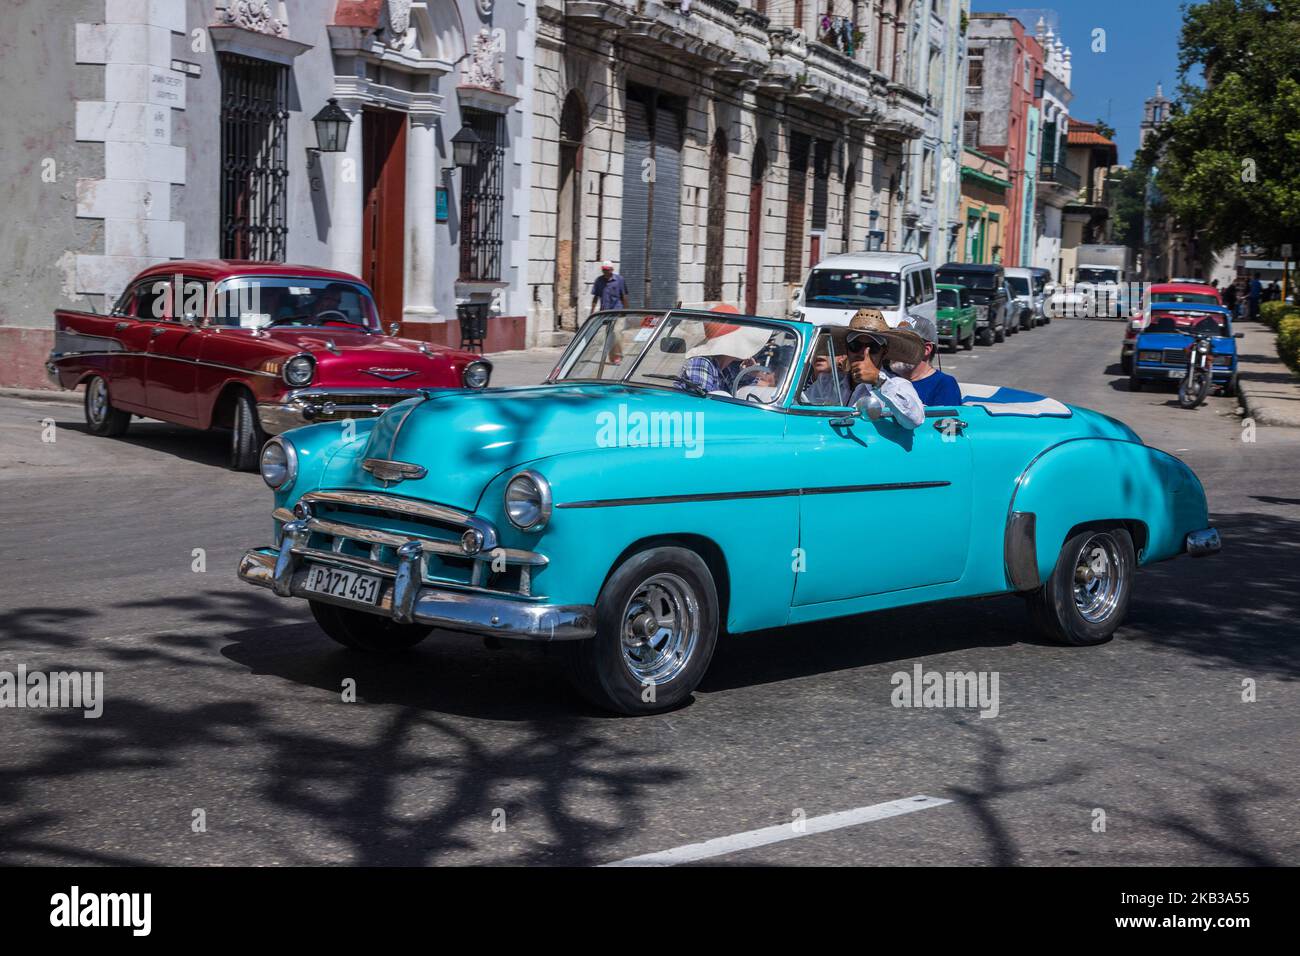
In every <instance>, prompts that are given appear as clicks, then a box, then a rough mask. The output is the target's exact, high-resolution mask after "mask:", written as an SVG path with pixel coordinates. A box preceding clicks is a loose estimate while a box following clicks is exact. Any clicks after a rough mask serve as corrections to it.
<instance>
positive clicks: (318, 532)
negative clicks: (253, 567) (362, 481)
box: [275, 491, 547, 597]
mask: <svg viewBox="0 0 1300 956" xmlns="http://www.w3.org/2000/svg"><path fill="white" fill-rule="evenodd" d="M304 512H305V513H304ZM275 519H276V520H277V521H279V522H288V521H294V520H304V521H305V522H306V524H307V526H308V529H309V531H310V534H309V535H308V537H307V540H306V543H305V544H304V545H302V546H301V547H296V548H295V549H294V550H295V553H297V554H299V555H301V556H302V557H306V558H309V559H314V560H318V561H323V562H326V563H332V564H340V565H345V566H347V567H353V568H358V569H360V570H364V571H367V572H369V573H372V574H379V575H382V576H385V577H395V576H396V574H397V567H398V558H397V549H398V548H400V547H401V546H402V545H404V544H406V543H408V542H412V541H415V542H419V544H420V549H421V554H420V573H421V578H422V580H423V581H424V582H425V583H427V584H434V585H438V586H440V587H453V588H466V589H472V590H475V591H482V592H485V593H493V594H503V595H510V596H518V597H537V595H534V594H533V593H532V577H533V574H534V572H535V571H537V570H539V569H541V568H543V567H545V566H546V564H547V559H546V558H545V556H543V555H540V554H536V553H534V552H532V551H522V550H519V549H517V548H503V547H500V546H499V544H498V537H497V532H496V528H495V527H493V526H492V524H491V523H490V522H487V521H485V520H483V519H482V518H479V517H478V516H476V515H472V514H469V513H468V512H464V511H460V510H458V509H455V508H449V507H446V506H444V505H437V504H430V503H427V502H421V501H414V500H412V499H409V498H400V497H397V496H395V495H383V494H375V493H372V492H336V491H318V492H308V493H307V494H305V495H303V496H302V499H301V500H300V502H299V507H298V508H297V509H295V511H289V510H288V509H285V508H280V509H277V510H276V512H275ZM471 529H473V530H475V531H477V532H478V534H479V535H481V536H482V540H483V547H482V548H481V549H480V550H479V551H477V552H475V553H474V554H466V553H465V551H464V550H463V548H462V547H461V536H462V535H463V534H464V533H465V532H466V531H468V530H471Z"/></svg>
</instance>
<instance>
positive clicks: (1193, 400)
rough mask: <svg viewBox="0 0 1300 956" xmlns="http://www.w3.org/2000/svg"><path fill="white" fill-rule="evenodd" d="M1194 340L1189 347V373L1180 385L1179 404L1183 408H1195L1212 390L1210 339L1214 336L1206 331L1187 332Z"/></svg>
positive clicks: (1212, 359)
mask: <svg viewBox="0 0 1300 956" xmlns="http://www.w3.org/2000/svg"><path fill="white" fill-rule="evenodd" d="M1185 334H1187V335H1189V336H1191V337H1192V339H1193V340H1194V341H1193V342H1192V344H1191V345H1189V346H1188V347H1187V374H1185V375H1184V376H1183V381H1182V383H1181V384H1180V385H1179V386H1178V404H1179V406H1180V407H1182V408H1195V407H1196V406H1198V405H1200V404H1201V402H1203V401H1205V396H1206V394H1207V393H1208V392H1209V391H1210V377H1211V371H1212V366H1213V362H1214V358H1213V356H1212V355H1211V348H1210V341H1211V339H1212V338H1213V336H1211V335H1209V334H1208V333H1205V332H1188V333H1185Z"/></svg>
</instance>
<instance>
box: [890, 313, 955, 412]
mask: <svg viewBox="0 0 1300 956" xmlns="http://www.w3.org/2000/svg"><path fill="white" fill-rule="evenodd" d="M898 327H899V328H900V329H905V328H911V329H912V331H913V332H915V333H916V334H917V335H919V336H920V337H921V338H922V339H923V340H924V341H925V354H924V357H923V358H922V359H921V361H919V362H917V363H916V364H915V365H910V364H905V363H903V362H890V363H889V370H890V371H891V372H893V373H894V374H895V375H898V376H901V377H902V378H905V379H907V380H908V381H910V382H911V383H912V387H913V388H915V389H916V394H917V395H919V396H920V397H921V404H923V405H939V406H950V405H960V404H961V387H960V386H959V385H958V384H957V380H956V379H955V378H953V377H952V376H951V375H949V374H948V373H947V372H941V371H939V370H938V369H937V368H935V367H934V366H932V365H931V364H930V359H931V358H932V357H933V356H934V353H935V351H936V350H937V349H938V347H939V331H938V329H936V328H935V325H934V323H933V322H932V321H930V319H928V318H926V317H925V316H912V317H909V318H906V319H904V320H903V321H902V322H900V323H899V324H898Z"/></svg>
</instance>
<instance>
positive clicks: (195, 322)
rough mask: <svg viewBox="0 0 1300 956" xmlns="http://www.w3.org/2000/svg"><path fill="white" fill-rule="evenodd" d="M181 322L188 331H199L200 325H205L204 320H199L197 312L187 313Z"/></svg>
mask: <svg viewBox="0 0 1300 956" xmlns="http://www.w3.org/2000/svg"><path fill="white" fill-rule="evenodd" d="M180 321H181V325H183V326H185V328H187V329H197V328H198V327H199V326H200V325H202V324H203V320H202V319H200V318H199V314H198V313H197V312H186V313H185V314H184V315H182V316H181V320H180Z"/></svg>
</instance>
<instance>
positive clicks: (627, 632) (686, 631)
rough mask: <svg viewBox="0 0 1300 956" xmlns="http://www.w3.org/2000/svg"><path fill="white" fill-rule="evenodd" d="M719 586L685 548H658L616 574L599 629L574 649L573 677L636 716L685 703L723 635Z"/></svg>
mask: <svg viewBox="0 0 1300 956" xmlns="http://www.w3.org/2000/svg"><path fill="white" fill-rule="evenodd" d="M718 613H719V612H718V592H717V588H716V586H715V585H714V582H713V575H712V574H711V573H710V572H709V567H708V565H706V564H705V563H704V561H703V560H702V559H701V558H700V556H699V555H697V554H696V553H695V552H693V551H688V550H686V549H685V548H676V547H662V548H651V549H650V550H648V551H642V552H641V553H640V554H636V555H633V556H632V557H630V558H628V559H627V560H626V561H625V562H623V564H621V565H619V567H618V568H617V569H616V570H615V571H614V573H613V574H611V575H610V577H609V580H608V581H606V582H605V586H604V587H603V588H601V591H600V597H599V598H597V600H596V636H595V637H593V638H591V639H590V640H584V641H574V642H573V643H571V644H569V645H568V647H567V648H566V650H567V653H568V657H569V661H568V662H569V676H570V679H571V680H572V681H573V684H574V686H575V687H576V688H577V690H578V692H579V693H580V694H582V696H583V697H585V698H587V700H589V701H591V702H592V703H593V704H595V705H596V706H597V707H601V708H604V709H606V710H611V711H614V712H616V713H620V714H629V715H633V716H637V715H642V714H654V713H658V712H660V711H664V710H669V709H671V708H673V707H676V706H677V705H678V704H680V703H682V701H684V700H685V699H686V698H687V697H689V696H690V694H691V692H692V691H694V690H695V688H696V687H697V686H698V685H699V683H700V681H701V680H702V679H703V677H704V672H705V671H706V670H707V669H708V667H709V661H710V660H711V659H712V657H713V649H714V647H715V646H716V645H717V640H718Z"/></svg>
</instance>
